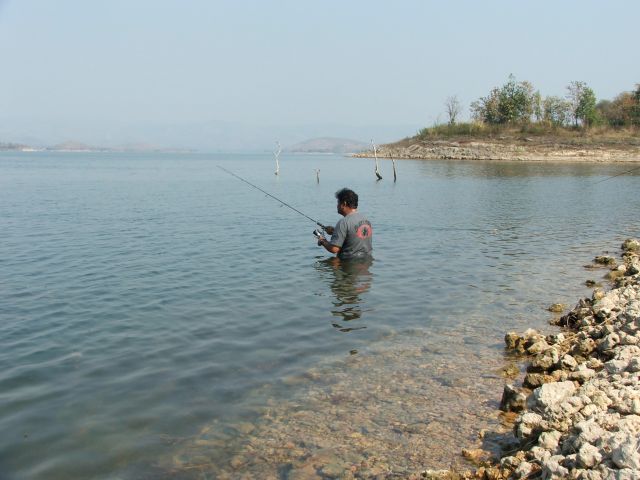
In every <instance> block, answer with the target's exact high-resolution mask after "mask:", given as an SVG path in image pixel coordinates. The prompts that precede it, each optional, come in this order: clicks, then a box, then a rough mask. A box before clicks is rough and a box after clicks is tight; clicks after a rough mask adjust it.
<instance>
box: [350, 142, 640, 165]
mask: <svg viewBox="0 0 640 480" xmlns="http://www.w3.org/2000/svg"><path fill="white" fill-rule="evenodd" d="M377 155H378V158H380V159H384V158H394V159H401V158H406V159H434V160H499V161H527V162H640V145H636V144H628V143H626V144H624V143H611V144H610V143H590V142H584V143H581V142H568V141H561V140H558V139H537V138H526V137H525V138H519V139H511V138H510V139H502V140H501V139H488V140H478V139H475V140H470V139H457V140H430V141H419V140H415V139H409V140H404V141H401V142H398V143H394V144H388V145H381V146H380V147H379V148H378V151H377ZM353 156H354V157H363V158H369V157H373V152H372V151H367V152H362V153H357V154H354V155H353Z"/></svg>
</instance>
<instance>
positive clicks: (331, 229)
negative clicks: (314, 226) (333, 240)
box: [324, 227, 333, 235]
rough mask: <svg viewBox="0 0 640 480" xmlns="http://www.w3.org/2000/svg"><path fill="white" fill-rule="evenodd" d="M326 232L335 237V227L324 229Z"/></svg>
mask: <svg viewBox="0 0 640 480" xmlns="http://www.w3.org/2000/svg"><path fill="white" fill-rule="evenodd" d="M324 231H325V232H327V233H328V234H329V235H333V227H324Z"/></svg>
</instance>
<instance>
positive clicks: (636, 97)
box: [631, 83, 640, 125]
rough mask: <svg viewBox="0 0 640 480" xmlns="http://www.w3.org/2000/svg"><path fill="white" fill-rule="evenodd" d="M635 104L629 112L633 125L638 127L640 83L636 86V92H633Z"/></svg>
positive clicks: (639, 117)
mask: <svg viewBox="0 0 640 480" xmlns="http://www.w3.org/2000/svg"><path fill="white" fill-rule="evenodd" d="M633 97H634V100H635V103H634V105H633V110H632V112H631V119H632V122H631V123H632V124H633V125H640V83H637V84H636V91H635V92H633Z"/></svg>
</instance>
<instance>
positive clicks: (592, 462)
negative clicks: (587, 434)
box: [576, 443, 602, 468]
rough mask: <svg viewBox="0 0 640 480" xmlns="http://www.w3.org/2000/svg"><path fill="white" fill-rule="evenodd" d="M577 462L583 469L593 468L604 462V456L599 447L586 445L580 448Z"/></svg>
mask: <svg viewBox="0 0 640 480" xmlns="http://www.w3.org/2000/svg"><path fill="white" fill-rule="evenodd" d="M576 460H577V462H578V465H579V466H581V467H584V468H593V467H595V466H596V465H597V464H599V463H600V462H601V461H602V454H601V453H600V450H598V448H597V447H594V446H593V445H591V444H589V443H585V444H584V445H582V447H580V450H579V451H578V456H577V458H576Z"/></svg>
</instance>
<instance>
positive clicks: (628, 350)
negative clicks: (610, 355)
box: [616, 345, 640, 362]
mask: <svg viewBox="0 0 640 480" xmlns="http://www.w3.org/2000/svg"><path fill="white" fill-rule="evenodd" d="M638 357H640V347H637V346H636V345H625V346H624V347H622V348H621V349H620V350H618V352H617V353H616V359H618V360H624V361H626V362H630V361H631V360H634V359H637V358H638Z"/></svg>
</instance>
